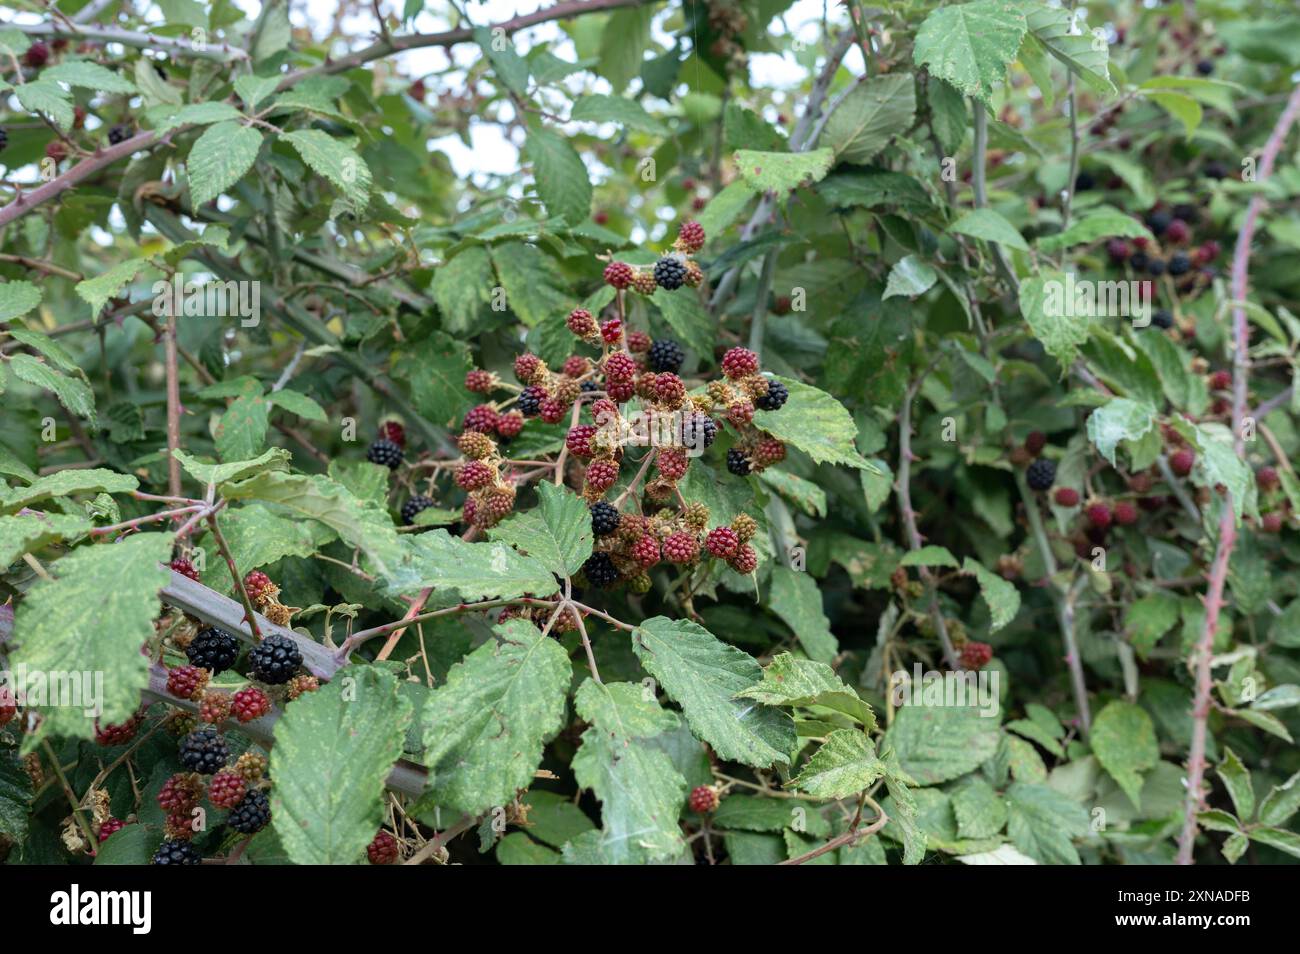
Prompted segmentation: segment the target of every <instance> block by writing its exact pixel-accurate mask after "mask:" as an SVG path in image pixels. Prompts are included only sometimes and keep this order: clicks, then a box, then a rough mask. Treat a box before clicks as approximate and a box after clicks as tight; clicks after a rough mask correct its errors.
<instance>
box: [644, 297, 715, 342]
mask: <svg viewBox="0 0 1300 954" xmlns="http://www.w3.org/2000/svg"><path fill="white" fill-rule="evenodd" d="M654 303H655V305H657V306H658V307H659V314H661V315H662V316H663V319H664V321H665V322H667V323H668V327H669V328H671V329H672V330H673V331H674V333H676V335H677V337H678V338H679V339H680V340H681V342H682V344H684V345H685V346H686V347H688V348H690V349H691V350H692V351H694V352H695V353H696V354H700V355H705V354H709V353H710V352H711V351H712V349H713V334H714V331H715V330H716V327H717V323H716V321H715V320H714V318H713V317H712V316H711V315H710V314H709V313H708V311H706V310H705V308H704V306H703V305H701V304H700V299H699V297H698V296H697V295H696V294H695V293H694V292H693V291H691V290H689V289H687V290H685V291H680V292H660V293H659V294H657V295H655V297H654Z"/></svg>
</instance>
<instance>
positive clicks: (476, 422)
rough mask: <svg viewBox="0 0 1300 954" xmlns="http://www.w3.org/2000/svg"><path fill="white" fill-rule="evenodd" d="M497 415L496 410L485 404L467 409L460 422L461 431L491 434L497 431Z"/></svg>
mask: <svg viewBox="0 0 1300 954" xmlns="http://www.w3.org/2000/svg"><path fill="white" fill-rule="evenodd" d="M497 418H498V414H497V411H496V408H494V407H491V406H490V405H487V404H479V405H476V406H475V407H472V408H470V409H469V413H467V414H466V415H465V420H464V421H463V422H462V425H461V430H465V431H479V432H480V433H483V434H491V433H492V432H493V431H495V430H496V429H497Z"/></svg>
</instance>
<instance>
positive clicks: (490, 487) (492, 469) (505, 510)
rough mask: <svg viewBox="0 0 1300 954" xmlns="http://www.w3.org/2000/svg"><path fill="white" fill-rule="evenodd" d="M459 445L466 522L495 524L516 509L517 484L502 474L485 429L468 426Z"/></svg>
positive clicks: (459, 483) (459, 475)
mask: <svg viewBox="0 0 1300 954" xmlns="http://www.w3.org/2000/svg"><path fill="white" fill-rule="evenodd" d="M456 444H457V446H458V447H459V448H460V452H461V453H462V454H464V455H465V460H464V462H463V463H462V464H461V465H460V467H459V468H458V469H457V471H456V484H457V486H459V487H460V488H461V489H462V490H464V491H466V492H467V496H466V497H465V505H464V519H465V523H467V524H468V525H469V526H472V527H491V526H494V525H495V524H497V523H499V522H500V521H501V520H502V519H503V518H505V517H506V516H508V515H509V514H510V512H511V511H512V510H514V508H515V485H514V483H513V482H512V481H510V480H509V479H507V478H505V477H503V476H502V473H501V467H502V463H503V460H502V457H501V455H500V453H499V452H498V450H497V442H496V441H494V440H493V439H492V438H490V437H488V435H487V434H485V433H484V432H482V431H477V430H473V429H467V430H465V431H464V432H463V433H462V434H461V435H460V437H458V438H457V439H456ZM408 505H409V502H408Z"/></svg>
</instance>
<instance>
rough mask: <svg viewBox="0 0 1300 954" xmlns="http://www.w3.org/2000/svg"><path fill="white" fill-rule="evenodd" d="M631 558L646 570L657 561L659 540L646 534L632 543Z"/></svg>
mask: <svg viewBox="0 0 1300 954" xmlns="http://www.w3.org/2000/svg"><path fill="white" fill-rule="evenodd" d="M632 559H634V560H636V562H637V563H638V564H640V566H641V568H642V569H643V570H648V569H650V567H652V566H654V565H655V564H656V563H658V562H659V541H658V540H656V539H655V538H654V537H652V536H650V534H646V535H645V536H643V537H642V538H641V539H640V540H638V541H637V542H636V543H634V544H633V545H632Z"/></svg>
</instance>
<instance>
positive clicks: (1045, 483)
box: [1025, 457, 1056, 492]
mask: <svg viewBox="0 0 1300 954" xmlns="http://www.w3.org/2000/svg"><path fill="white" fill-rule="evenodd" d="M1025 480H1026V481H1027V482H1028V483H1029V488H1030V489H1031V490H1037V491H1040V492H1041V491H1044V490H1050V489H1051V488H1052V484H1053V483H1054V482H1055V481H1056V465H1055V464H1054V463H1052V462H1051V461H1050V460H1047V459H1046V458H1043V457H1040V458H1038V459H1037V460H1036V461H1034V462H1033V463H1032V464H1030V465H1029V469H1028V470H1026V471H1025Z"/></svg>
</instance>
